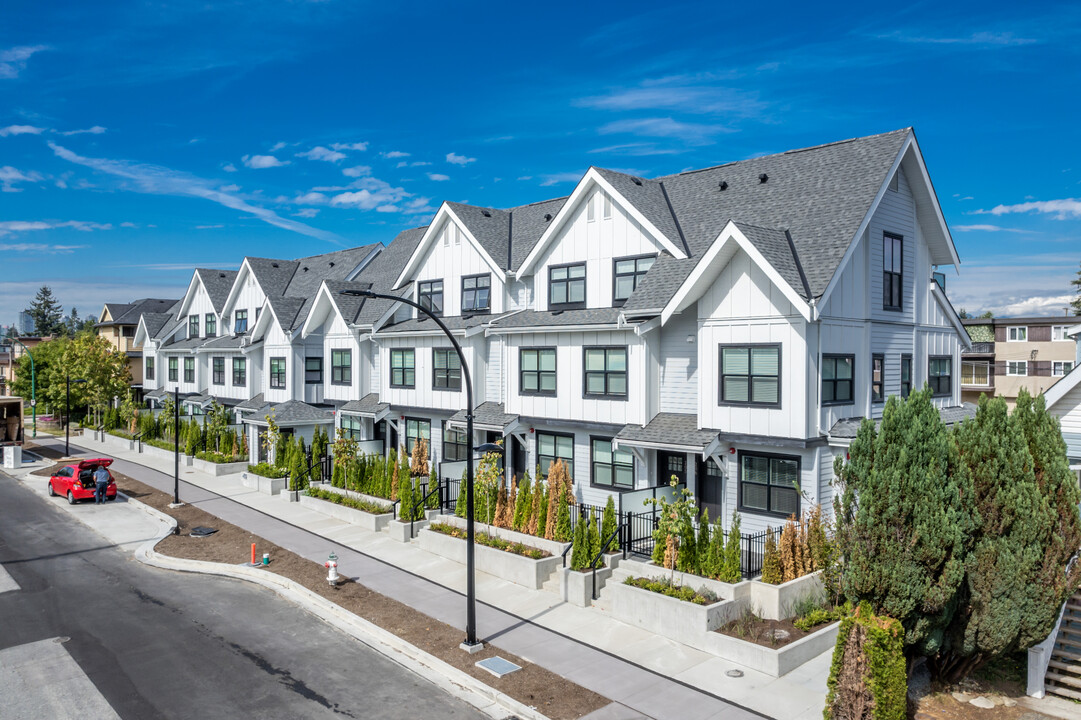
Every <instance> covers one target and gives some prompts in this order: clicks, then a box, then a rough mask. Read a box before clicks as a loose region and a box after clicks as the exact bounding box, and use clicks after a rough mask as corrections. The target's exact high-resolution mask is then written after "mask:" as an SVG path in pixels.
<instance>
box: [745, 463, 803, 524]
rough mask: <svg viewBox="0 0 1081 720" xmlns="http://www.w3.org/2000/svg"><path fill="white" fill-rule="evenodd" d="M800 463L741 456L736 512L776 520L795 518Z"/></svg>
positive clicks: (797, 504)
mask: <svg viewBox="0 0 1081 720" xmlns="http://www.w3.org/2000/svg"><path fill="white" fill-rule="evenodd" d="M799 470H800V459H799V458H798V457H790V456H785V455H766V454H757V453H749V452H741V453H740V455H739V509H740V510H741V511H743V512H752V513H759V514H767V515H777V516H778V517H788V516H789V515H793V514H795V515H796V516H797V517H799V512H800V509H799V489H798V485H799Z"/></svg>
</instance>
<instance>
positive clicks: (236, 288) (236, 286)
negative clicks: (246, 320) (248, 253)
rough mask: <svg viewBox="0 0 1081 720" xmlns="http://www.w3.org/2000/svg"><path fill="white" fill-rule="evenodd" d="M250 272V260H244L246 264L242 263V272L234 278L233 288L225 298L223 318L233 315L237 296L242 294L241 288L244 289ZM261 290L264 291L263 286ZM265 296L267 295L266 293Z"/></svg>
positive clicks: (222, 311)
mask: <svg viewBox="0 0 1081 720" xmlns="http://www.w3.org/2000/svg"><path fill="white" fill-rule="evenodd" d="M250 272H251V265H249V264H248V258H244V262H242V263H240V270H239V271H238V272H237V274H236V277H235V278H233V287H231V288H229V295H228V297H226V298H225V304H224V305H222V307H221V314H222V317H225V316H226V315H232V309H233V304H234V303H235V302H236V298H237V295H239V294H240V288H242V287H244V281H245V280H246V279H247V277H248V273H250ZM255 282H256V283H258V282H259V280H258V279H255ZM259 289H260V290H262V286H260V288H259ZM263 294H264V295H266V293H263Z"/></svg>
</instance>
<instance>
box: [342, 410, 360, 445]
mask: <svg viewBox="0 0 1081 720" xmlns="http://www.w3.org/2000/svg"><path fill="white" fill-rule="evenodd" d="M363 430H364V419H363V418H358V417H354V416H353V415H342V432H343V433H344V434H345V436H346V437H347V438H352V439H353V440H363V438H362V437H361V434H362V432H363Z"/></svg>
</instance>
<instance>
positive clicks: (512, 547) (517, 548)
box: [428, 523, 552, 560]
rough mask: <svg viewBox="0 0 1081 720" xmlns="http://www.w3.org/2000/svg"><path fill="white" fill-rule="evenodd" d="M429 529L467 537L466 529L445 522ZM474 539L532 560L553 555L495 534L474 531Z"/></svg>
mask: <svg viewBox="0 0 1081 720" xmlns="http://www.w3.org/2000/svg"><path fill="white" fill-rule="evenodd" d="M428 529H429V530H434V531H436V532H438V533H443V534H444V535H450V536H451V537H456V538H460V539H463V540H464V539H465V537H466V531H465V530H462V529H461V528H457V527H454V526H453V525H446V524H444V523H432V524H431V525H429V526H428ZM473 539H474V540H475V541H476V543H477V544H478V545H484V546H486V547H490V548H495V549H496V550H503V551H504V552H509V553H513V554H515V555H522V556H523V557H527V558H530V559H532V560H540V559H542V558H546V557H551V556H552V554H551V553H549V552H545V551H544V550H538V549H537V548H534V547H529V546H528V545H523V544H522V543H517V542H510V541H509V540H504V539H503V538H499V537H495V536H494V535H488V534H487V533H474V534H473Z"/></svg>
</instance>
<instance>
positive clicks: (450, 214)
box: [394, 202, 506, 289]
mask: <svg viewBox="0 0 1081 720" xmlns="http://www.w3.org/2000/svg"><path fill="white" fill-rule="evenodd" d="M440 220H446V221H447V222H453V223H454V224H455V225H457V226H458V230H459V231H461V233H462V234H463V235H464V236H465V238H466V240H468V241H469V243H470V244H471V245H472V246H473V248H474V249H475V250H476V251H477V252H478V253H480V256H481V257H482V258H483V259H484V262H486V263H488V266H489V267H491V268H492V272H494V273H495V274H496V275H500V276H502V275H504V274H505V273H506V270H504V269H503V268H502V267H501V266H500V265H499V263H497V262H496V261H495V260H494V259H493V258H492V256H491V255H489V254H488V251H487V250H485V249H484V247H483V246H482V245H481V244H480V243H479V242H477V239H476V238H475V237H473V233H471V232H469V229H468V228H466V226H465V223H463V222H462V221H461V219H460V218H459V217H458V216H457V215H455V214H454V211H453V210H451V209H450V206H449V205H447V203H446V202H444V203H443V204H442V205H440V206H439V211H438V212H437V213H436V214H435V218H434V219H433V220H432V222H431V224H430V225H428V229H427V230H425V231H424V237H422V238H421V239H420V242H419V243H417V247H416V249H415V250H413V254H412V255H410V256H409V262H407V263H406V264H405V267H404V268H402V272H401V274H400V275H398V279H397V280H395V281H394V288H395V289H398V288H401V287H402V285H404V284H405V282H406V281H407V280H411V279H412V277H413V274H414V273H415V272H416V271H417V268H418V267H420V264H421V263H422V262H423V261H424V258H425V257H426V256H427V255H428V248H430V247H431V245H432V243H433V242H435V237H436V235H437V234H438V231H439V229H440V228H441V227H442V226H443V223H441V222H440Z"/></svg>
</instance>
